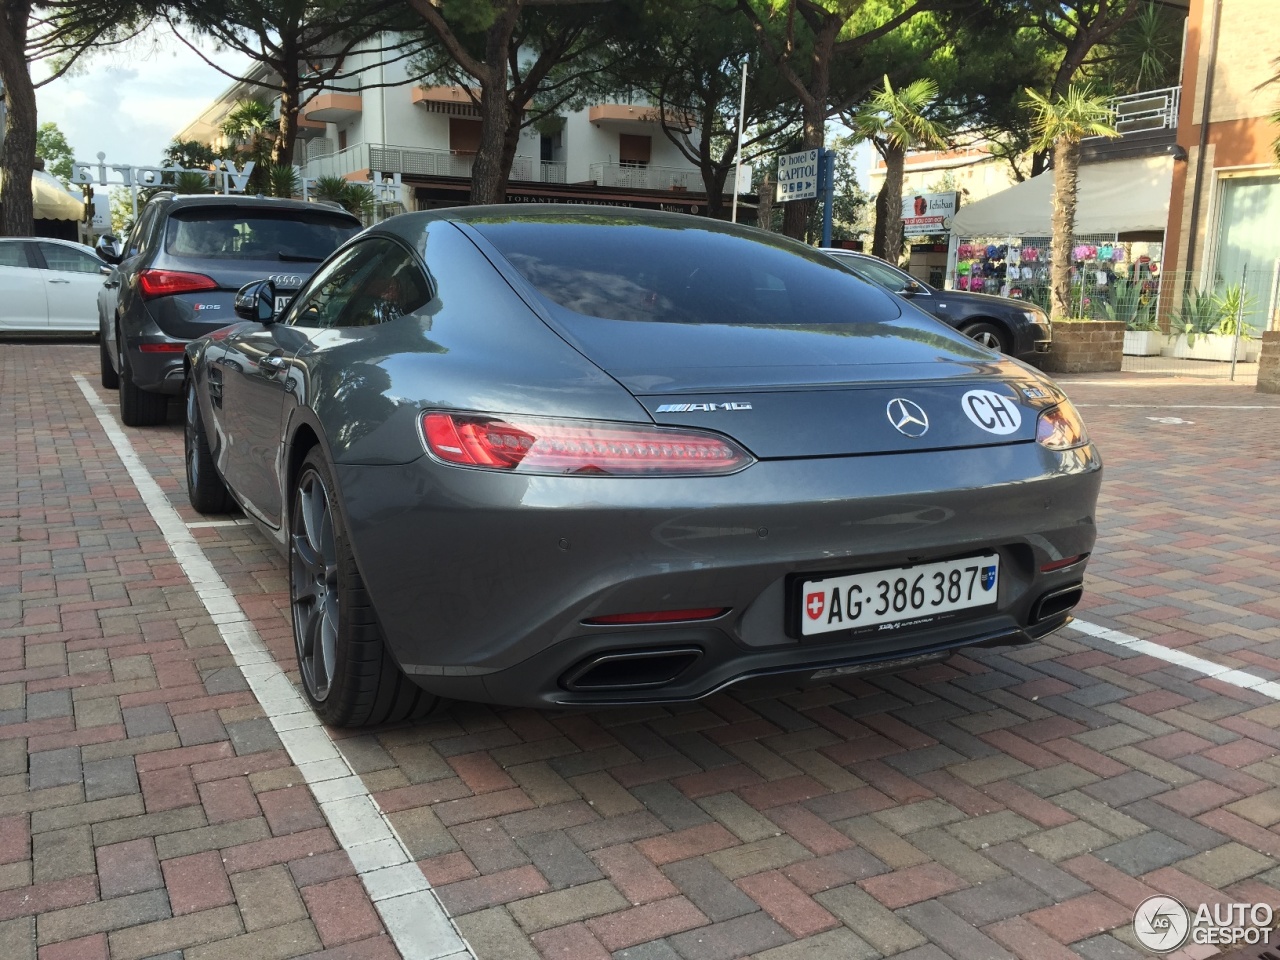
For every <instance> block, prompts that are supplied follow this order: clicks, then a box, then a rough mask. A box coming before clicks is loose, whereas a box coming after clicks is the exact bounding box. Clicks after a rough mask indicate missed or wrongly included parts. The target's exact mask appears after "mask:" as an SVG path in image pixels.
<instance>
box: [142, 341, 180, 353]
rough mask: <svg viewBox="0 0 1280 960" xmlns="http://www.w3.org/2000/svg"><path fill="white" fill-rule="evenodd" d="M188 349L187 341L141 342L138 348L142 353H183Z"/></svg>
mask: <svg viewBox="0 0 1280 960" xmlns="http://www.w3.org/2000/svg"><path fill="white" fill-rule="evenodd" d="M185 349H187V345H186V344H185V343H140V344H138V350H139V351H140V352H142V353H181V352H182V351H183V350H185Z"/></svg>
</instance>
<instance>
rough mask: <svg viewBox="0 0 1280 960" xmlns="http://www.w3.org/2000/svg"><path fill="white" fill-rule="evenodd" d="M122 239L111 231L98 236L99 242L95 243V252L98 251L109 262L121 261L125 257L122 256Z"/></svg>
mask: <svg viewBox="0 0 1280 960" xmlns="http://www.w3.org/2000/svg"><path fill="white" fill-rule="evenodd" d="M119 244H120V241H119V240H117V239H116V238H115V237H114V236H112V235H111V234H109V233H104V234H103V235H102V236H100V237H99V238H98V242H97V243H95V244H94V245H93V252H94V253H96V254H97V255H98V256H99V257H101V258H102V259H103V260H105V261H107V263H113V264H114V263H119V262H120V261H121V260H122V259H123V258H122V257H121V256H120V246H119Z"/></svg>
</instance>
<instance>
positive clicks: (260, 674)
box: [75, 376, 475, 960]
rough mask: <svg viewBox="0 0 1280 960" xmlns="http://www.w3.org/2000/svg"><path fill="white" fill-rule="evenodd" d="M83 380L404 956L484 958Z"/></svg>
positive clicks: (140, 489) (93, 405)
mask: <svg viewBox="0 0 1280 960" xmlns="http://www.w3.org/2000/svg"><path fill="white" fill-rule="evenodd" d="M75 381H76V384H77V385H78V386H79V387H80V392H81V393H83V394H84V397H85V400H86V401H88V404H89V407H90V409H92V410H93V413H94V416H96V417H97V418H98V422H99V423H100V424H102V429H103V431H104V432H105V433H106V435H107V438H108V439H109V440H110V441H111V445H112V446H113V447H115V450H116V454H117V455H118V456H119V457H120V461H121V462H122V463H123V464H124V468H125V470H126V471H127V472H128V474H129V478H130V479H131V480H132V481H133V485H134V486H135V487H136V488H137V490H138V494H139V495H140V496H141V497H142V502H143V503H144V504H146V507H147V510H148V512H149V513H150V514H151V518H152V519H153V520H154V521H155V523H156V526H158V527H159V528H160V532H161V533H162V534H163V535H164V538H165V540H166V541H168V543H169V547H170V549H171V550H172V551H173V555H174V557H175V558H177V560H178V562H179V563H180V564H181V565H182V571H183V573H185V574H186V576H187V579H188V580H190V581H191V586H192V589H194V590H195V592H196V595H197V596H199V598H200V600H201V602H202V603H203V604H204V606H205V609H206V610H208V612H209V616H210V617H211V618H212V620H213V622H214V623H215V624H217V627H218V631H219V633H221V634H222V639H223V640H224V641H225V642H226V644H227V649H228V650H230V651H231V655H232V657H234V658H235V662H236V666H238V667H239V668H240V671H241V673H243V674H244V678H245V680H246V681H248V683H249V687H250V688H251V689H252V690H253V693H254V696H256V697H257V698H258V702H259V703H260V704H262V709H263V710H265V711H266V714H267V717H268V718H269V719H270V720H271V724H272V726H273V727H275V730H276V733H277V734H278V735H279V737H280V740H281V742H282V743H283V744H284V747H285V749H286V750H287V751H288V752H289V758H290V759H291V760H292V761H293V763H294V764H295V765H296V766H297V768H298V770H299V771H300V772H301V773H302V776H303V778H304V779H305V780H306V782H307V785H308V786H309V787H310V788H311V792H312V794H313V795H314V796H315V798H316V803H318V804H319V805H320V809H321V810H322V811H323V812H324V815H325V818H326V819H327V820H328V821H329V826H330V827H331V828H332V829H333V833H334V836H336V837H337V838H338V842H339V843H341V844H342V848H343V849H344V850H346V851H347V854H348V856H350V857H351V862H352V863H353V864H355V868H356V872H357V873H358V874H359V876H360V880H361V881H362V882H363V883H364V887H365V889H366V890H367V891H368V892H369V898H370V899H371V900H372V901H373V904H374V906H375V907H377V909H378V913H379V914H381V915H382V922H383V924H384V925H385V926H386V928H387V933H389V934H390V935H391V939H392V940H393V941H394V942H395V945H396V948H397V949H398V950H399V951H400V955H401V956H403V957H405V958H406V960H475V954H474V953H472V951H471V948H470V947H469V946H468V945H467V942H466V941H465V940H464V939H463V938H462V935H461V934H460V933H459V932H458V929H457V927H455V926H454V924H453V921H452V920H451V919H450V918H449V915H448V913H447V912H446V911H445V909H444V906H443V905H442V904H441V903H440V900H439V899H438V898H437V897H436V895H435V893H434V891H432V889H431V885H430V884H429V883H428V882H427V879H426V877H424V876H423V875H422V871H421V870H420V869H418V866H417V864H416V863H415V862H414V859H413V856H412V855H411V854H410V853H409V850H408V848H407V847H406V846H405V844H404V841H403V840H402V839H401V838H400V835H399V834H398V833H396V829H395V827H393V826H392V825H391V821H390V820H388V819H387V816H386V814H384V813H383V812H382V810H381V808H380V807H379V806H378V803H377V801H376V800H374V799H373V797H372V796H370V795H369V791H368V790H366V789H365V786H364V783H363V781H361V779H360V778H359V776H357V775H356V774H355V772H354V771H353V770H352V769H351V767H350V766H349V765H348V763H347V761H346V760H345V759H344V758H343V756H342V754H341V753H340V752H339V751H338V748H337V747H336V746H334V743H333V739H332V738H331V737H330V736H329V733H328V731H327V730H325V728H324V727H323V726H322V725H321V724H320V721H319V720H318V719H317V718H316V715H315V713H313V712H312V710H311V707H310V705H309V704H308V703H307V702H306V700H305V699H303V697H302V696H301V695H300V694H299V693H298V691H297V689H295V688H294V686H293V684H292V683H291V682H290V681H289V678H288V677H286V676H285V674H284V671H283V670H281V669H280V667H279V665H278V664H277V663H276V662H275V658H274V657H273V656H272V655H271V653H270V651H269V650H267V648H266V646H265V645H264V644H263V642H262V640H261V638H260V637H259V636H258V631H257V630H256V629H255V628H254V626H253V624H252V623H251V622H250V621H249V618H248V617H247V616H246V615H245V613H244V610H243V609H242V608H241V607H240V604H239V603H238V602H237V601H236V599H235V596H234V595H233V594H232V592H231V588H230V587H228V586H227V584H226V581H224V580H223V579H222V577H221V576H219V574H218V572H217V570H216V569H214V566H213V564H212V563H210V562H209V559H208V558H207V557H206V556H205V555H204V551H203V550H201V548H200V545H199V543H198V542H197V541H196V539H195V537H193V536H192V535H191V532H190V530H188V525H187V524H186V523H184V522H183V520H182V518H181V517H180V516H179V515H178V511H176V510H175V509H174V508H173V507H172V505H171V504H170V503H169V499H168V497H167V496H165V493H164V491H163V490H161V489H160V485H159V484H158V483H156V481H155V479H154V478H153V477H152V476H151V474H150V473H149V472H148V471H147V468H146V466H145V465H144V464H143V462H142V460H141V458H140V457H139V456H138V454H137V453H136V452H135V451H134V449H133V445H132V444H130V442H129V438H128V436H126V435H125V432H124V431H123V430H122V429H121V428H120V426H119V424H117V423H116V421H115V418H114V417H112V416H111V414H110V412H108V410H107V406H106V404H104V403H103V402H102V400H101V399H100V398H99V397H98V395H97V393H95V392H94V390H93V388H92V387H90V386H89V382H88V380H86V379H85V378H84V377H81V376H77V377H76V378H75ZM214 522H216V523H226V522H227V521H214ZM232 522H238V521H232Z"/></svg>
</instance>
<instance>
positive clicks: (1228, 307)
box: [1215, 284, 1262, 363]
mask: <svg viewBox="0 0 1280 960" xmlns="http://www.w3.org/2000/svg"><path fill="white" fill-rule="evenodd" d="M1219 300H1221V302H1222V320H1221V322H1219V324H1218V329H1217V330H1216V331H1215V333H1218V334H1220V335H1221V336H1224V337H1231V338H1232V339H1234V338H1235V335H1236V328H1237V327H1239V329H1240V344H1239V345H1240V348H1241V349H1243V351H1244V357H1243V359H1244V360H1245V362H1246V363H1256V362H1257V360H1258V353H1259V351H1260V350H1261V348H1262V345H1261V344H1260V343H1259V342H1258V341H1257V340H1254V339H1253V327H1251V326H1250V325H1249V324H1247V323H1242V322H1241V318H1242V317H1243V316H1244V315H1245V314H1247V313H1250V312H1251V311H1252V310H1253V306H1254V303H1255V302H1256V301H1255V300H1254V297H1253V295H1252V294H1249V293H1246V292H1245V291H1244V290H1243V289H1242V288H1241V286H1240V284H1235V285H1233V286H1230V287H1227V289H1226V290H1224V291H1223V292H1222V294H1221V296H1220V297H1219Z"/></svg>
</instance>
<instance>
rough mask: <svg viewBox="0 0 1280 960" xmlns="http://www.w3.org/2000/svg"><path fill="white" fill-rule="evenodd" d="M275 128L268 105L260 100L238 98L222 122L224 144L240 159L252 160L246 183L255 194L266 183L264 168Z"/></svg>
mask: <svg viewBox="0 0 1280 960" xmlns="http://www.w3.org/2000/svg"><path fill="white" fill-rule="evenodd" d="M276 128H277V121H276V118H275V116H274V115H273V111H272V109H271V106H270V104H266V103H263V102H262V101H261V100H241V101H240V102H239V103H237V104H236V105H235V107H233V108H232V110H231V112H230V113H228V114H227V116H226V118H225V119H224V120H223V121H222V126H221V130H222V135H223V136H225V137H226V138H227V140H228V145H229V146H230V147H231V148H232V150H234V151H235V152H236V153H238V154H240V155H241V156H242V157H243V158H244V159H247V160H252V161H253V173H252V174H251V175H250V177H249V183H250V185H251V187H250V189H251V190H253V191H254V192H256V193H263V192H264V189H263V188H264V187H265V186H266V185H267V183H268V179H267V174H268V171H267V168H268V167H269V166H270V165H271V151H272V149H273V147H274V146H275V131H276Z"/></svg>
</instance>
